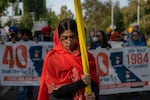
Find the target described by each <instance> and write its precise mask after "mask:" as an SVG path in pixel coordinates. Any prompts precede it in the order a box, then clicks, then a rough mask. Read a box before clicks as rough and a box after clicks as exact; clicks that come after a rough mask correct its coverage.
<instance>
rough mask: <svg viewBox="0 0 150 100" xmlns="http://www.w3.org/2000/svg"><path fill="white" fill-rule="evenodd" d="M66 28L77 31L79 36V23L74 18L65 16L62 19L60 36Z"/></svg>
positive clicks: (59, 30) (59, 28)
mask: <svg viewBox="0 0 150 100" xmlns="http://www.w3.org/2000/svg"><path fill="white" fill-rule="evenodd" d="M65 30H71V32H73V33H75V34H76V35H77V36H78V31H77V24H76V21H75V20H74V19H71V18H65V19H63V20H62V21H60V23H59V25H58V35H59V37H60V35H61V34H62V33H63V32H64V31H65Z"/></svg>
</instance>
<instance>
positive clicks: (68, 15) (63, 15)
mask: <svg viewBox="0 0 150 100" xmlns="http://www.w3.org/2000/svg"><path fill="white" fill-rule="evenodd" d="M60 10H61V11H60V14H59V15H58V20H59V21H60V20H62V19H64V18H73V17H74V15H73V13H72V12H71V10H68V9H67V6H66V5H63V6H61V8H60Z"/></svg>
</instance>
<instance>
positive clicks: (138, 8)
mask: <svg viewBox="0 0 150 100" xmlns="http://www.w3.org/2000/svg"><path fill="white" fill-rule="evenodd" d="M137 23H138V25H140V0H138V5H137Z"/></svg>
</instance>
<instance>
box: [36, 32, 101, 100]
mask: <svg viewBox="0 0 150 100" xmlns="http://www.w3.org/2000/svg"><path fill="white" fill-rule="evenodd" d="M88 58H89V65H90V74H91V77H92V79H93V80H94V81H95V82H96V83H97V84H99V80H98V76H97V74H96V65H95V59H94V57H93V56H92V55H91V54H89V53H88ZM82 74H83V69H82V61H81V56H80V52H79V50H77V51H76V52H75V53H74V54H70V53H69V52H68V51H67V50H66V49H64V48H63V47H62V46H61V43H60V42H59V39H58V32H57V30H56V31H55V33H54V47H53V50H51V51H50V52H49V53H48V54H47V55H46V57H45V60H44V65H43V70H42V76H41V81H40V90H39V94H38V100H49V94H50V93H51V92H52V91H53V90H54V89H57V88H59V87H60V86H62V85H64V84H68V83H72V82H74V81H77V80H79V79H80V78H81V75H82ZM81 95H82V96H83V95H84V89H83V90H81ZM83 98H84V97H83ZM74 100H75V99H74ZM76 100H78V99H76ZM82 100H83V99H82Z"/></svg>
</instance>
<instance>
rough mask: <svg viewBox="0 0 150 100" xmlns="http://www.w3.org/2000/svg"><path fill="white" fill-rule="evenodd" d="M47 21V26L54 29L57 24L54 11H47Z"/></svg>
mask: <svg viewBox="0 0 150 100" xmlns="http://www.w3.org/2000/svg"><path fill="white" fill-rule="evenodd" d="M47 21H48V25H50V26H51V27H52V29H55V28H56V26H57V23H58V16H57V15H56V14H55V12H54V11H52V9H49V10H48V13H47Z"/></svg>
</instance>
